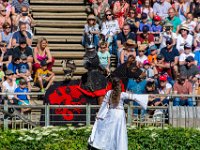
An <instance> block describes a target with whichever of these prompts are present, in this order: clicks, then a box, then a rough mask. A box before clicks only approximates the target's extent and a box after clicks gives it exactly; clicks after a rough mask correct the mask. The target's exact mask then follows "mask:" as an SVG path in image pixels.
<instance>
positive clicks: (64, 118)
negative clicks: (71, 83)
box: [0, 93, 200, 129]
mask: <svg viewBox="0 0 200 150" xmlns="http://www.w3.org/2000/svg"><path fill="white" fill-rule="evenodd" d="M9 94H16V93H9ZM20 94H25V93H17V95H20ZM27 94H29V95H43V94H44V93H27ZM0 95H8V93H0ZM161 96H162V97H163V96H167V97H168V98H169V99H170V103H169V105H167V106H148V112H146V114H145V115H141V114H139V115H138V116H137V117H135V116H133V111H134V109H139V110H141V109H142V108H141V107H140V106H134V105H132V102H130V103H128V104H125V107H124V108H125V112H126V118H127V124H130V125H135V126H137V127H142V126H159V127H164V126H165V125H172V126H174V127H200V107H199V106H193V107H187V106H173V98H174V97H180V96H181V97H183V96H184V97H193V100H194V101H198V100H197V98H199V97H200V95H175V94H171V95H164V94H162V95H161V94H160V95H159V94H158V95H157V97H161ZM99 107H100V106H99V105H91V104H86V105H49V104H45V105H8V104H7V103H6V101H5V103H4V104H2V105H0V110H1V111H0V112H1V114H2V117H1V121H0V126H1V128H4V129H7V128H33V127H36V126H49V125H65V124H73V125H80V124H81V125H90V124H93V123H94V121H95V117H96V114H97V112H98V109H99ZM22 108H30V109H31V111H30V112H28V113H27V114H21V113H20V109H22ZM10 109H14V112H12V113H10V112H9V110H10ZM155 111H160V113H158V114H156V113H155ZM55 112H57V113H55ZM152 112H153V113H152ZM155 114H156V115H155ZM5 115H6V116H8V118H5Z"/></svg>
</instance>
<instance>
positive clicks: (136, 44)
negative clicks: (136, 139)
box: [83, 0, 200, 116]
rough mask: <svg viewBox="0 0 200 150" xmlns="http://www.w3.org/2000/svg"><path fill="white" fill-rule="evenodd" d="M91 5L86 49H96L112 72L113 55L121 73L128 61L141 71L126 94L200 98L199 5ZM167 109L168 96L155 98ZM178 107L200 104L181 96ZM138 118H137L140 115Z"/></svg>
mask: <svg viewBox="0 0 200 150" xmlns="http://www.w3.org/2000/svg"><path fill="white" fill-rule="evenodd" d="M89 2H90V3H91V7H90V8H87V12H88V14H89V15H88V18H87V24H86V25H85V29H84V36H83V39H84V40H83V41H84V42H83V46H86V47H87V45H88V44H91V43H93V44H94V45H95V47H96V49H97V51H98V54H99V55H100V57H99V58H100V62H101V63H102V65H103V66H105V68H106V69H107V71H108V72H110V57H111V55H116V57H117V59H118V68H122V67H127V66H126V65H124V64H127V65H128V64H129V63H130V62H129V60H131V61H132V64H135V66H134V67H136V68H138V69H137V71H135V72H134V73H135V74H134V75H135V76H134V77H133V78H132V77H129V79H128V82H127V84H126V85H125V86H126V90H128V91H131V92H133V93H136V94H170V93H171V92H173V93H174V94H189V95H192V94H200V93H199V91H200V90H199V89H200V88H199V87H200V74H199V71H200V30H199V29H200V20H199V19H200V1H199V0H176V1H171V0H93V1H92V0H89ZM86 39H87V40H86ZM102 53H104V55H102ZM109 53H110V54H109ZM129 58H131V59H129ZM102 59H104V60H103V61H102ZM105 62H107V63H105ZM134 67H133V69H132V70H134V69H135V68H134ZM118 68H117V69H118ZM124 72H126V71H124ZM124 72H123V73H124ZM123 73H122V72H120V74H121V75H120V76H123V75H122V74H123ZM168 104H169V97H168V96H162V97H156V96H155V97H154V98H152V100H151V101H150V102H149V105H150V106H163V105H168ZM134 105H138V104H136V103H135V104H134ZM173 105H174V106H196V105H198V106H199V105H200V103H199V102H198V101H195V100H194V99H192V98H191V97H184V96H182V97H176V98H174V100H173ZM144 113H145V112H144ZM144 113H143V111H142V114H144ZM134 115H136V116H137V115H138V110H137V109H135V110H134Z"/></svg>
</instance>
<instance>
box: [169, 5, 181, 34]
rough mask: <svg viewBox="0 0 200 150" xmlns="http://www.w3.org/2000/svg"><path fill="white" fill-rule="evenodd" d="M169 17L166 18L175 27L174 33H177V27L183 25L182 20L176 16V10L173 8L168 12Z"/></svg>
mask: <svg viewBox="0 0 200 150" xmlns="http://www.w3.org/2000/svg"><path fill="white" fill-rule="evenodd" d="M168 14H169V17H167V18H166V20H167V21H169V22H170V23H171V24H172V26H173V32H174V33H176V32H177V27H178V26H179V25H180V24H181V20H180V18H179V17H177V16H176V10H175V9H174V8H173V7H171V8H170V9H169V10H168Z"/></svg>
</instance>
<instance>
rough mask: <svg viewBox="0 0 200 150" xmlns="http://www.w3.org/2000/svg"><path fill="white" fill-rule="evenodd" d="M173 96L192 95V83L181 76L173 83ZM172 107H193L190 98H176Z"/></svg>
mask: <svg viewBox="0 0 200 150" xmlns="http://www.w3.org/2000/svg"><path fill="white" fill-rule="evenodd" d="M174 94H189V95H190V94H191V95H192V83H191V82H190V81H188V80H187V77H186V76H184V75H181V76H180V77H179V78H178V79H177V81H176V82H175V83H174ZM173 105H174V106H193V102H192V98H191V97H176V98H175V100H174V102H173Z"/></svg>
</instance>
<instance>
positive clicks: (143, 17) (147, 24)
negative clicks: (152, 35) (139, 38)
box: [139, 13, 152, 33]
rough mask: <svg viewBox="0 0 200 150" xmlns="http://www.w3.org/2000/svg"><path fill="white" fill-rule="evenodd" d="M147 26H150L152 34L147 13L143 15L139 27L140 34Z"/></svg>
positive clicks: (150, 29)
mask: <svg viewBox="0 0 200 150" xmlns="http://www.w3.org/2000/svg"><path fill="white" fill-rule="evenodd" d="M145 25H146V26H148V27H149V31H150V32H152V28H151V24H150V23H149V22H148V16H147V14H146V13H142V15H141V22H140V26H139V33H140V32H143V27H144V26H145Z"/></svg>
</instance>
